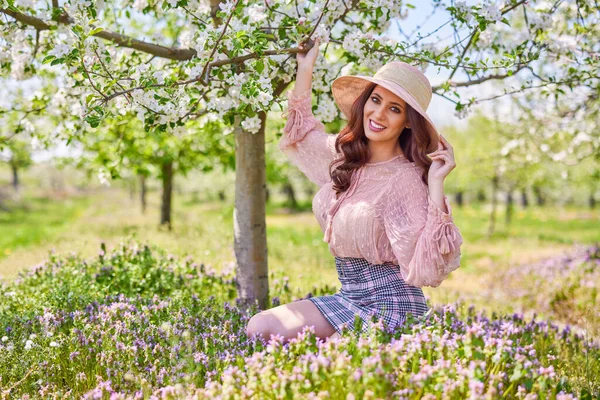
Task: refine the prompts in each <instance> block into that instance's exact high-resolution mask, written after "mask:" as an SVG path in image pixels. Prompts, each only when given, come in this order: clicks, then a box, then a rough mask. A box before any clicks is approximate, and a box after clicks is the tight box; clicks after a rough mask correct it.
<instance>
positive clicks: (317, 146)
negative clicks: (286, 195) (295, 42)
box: [279, 90, 336, 187]
mask: <svg viewBox="0 0 600 400" xmlns="http://www.w3.org/2000/svg"><path fill="white" fill-rule="evenodd" d="M287 96H288V110H287V112H286V113H284V114H282V117H283V118H287V123H286V125H285V128H284V129H283V135H282V136H281V139H280V140H279V149H280V150H281V151H282V152H283V153H284V154H285V155H286V156H287V157H288V159H289V160H290V161H291V162H292V163H293V164H294V165H296V166H297V167H298V169H300V171H302V173H304V175H306V177H307V178H308V179H309V180H310V181H311V182H314V183H316V184H317V185H318V186H319V187H321V186H323V185H324V184H326V183H327V182H329V181H330V180H331V177H330V176H329V164H330V163H331V161H333V160H334V158H335V157H336V152H335V137H336V136H335V135H330V134H327V133H326V132H325V126H324V125H323V124H322V123H321V122H320V121H319V120H318V119H317V118H315V116H314V115H313V113H312V105H311V91H310V90H307V91H306V92H304V93H302V94H301V95H299V96H295V95H294V93H293V91H291V90H290V91H288V92H287Z"/></svg>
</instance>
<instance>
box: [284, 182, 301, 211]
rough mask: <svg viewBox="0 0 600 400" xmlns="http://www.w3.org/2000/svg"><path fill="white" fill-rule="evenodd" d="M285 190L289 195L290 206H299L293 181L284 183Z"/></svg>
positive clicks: (294, 207)
mask: <svg viewBox="0 0 600 400" xmlns="http://www.w3.org/2000/svg"><path fill="white" fill-rule="evenodd" d="M283 192H284V193H285V195H286V196H287V202H288V207H290V208H293V209H296V208H298V201H296V192H295V191H294V187H293V186H292V184H291V183H289V182H288V183H286V184H285V185H283Z"/></svg>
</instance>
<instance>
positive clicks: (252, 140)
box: [233, 112, 269, 310]
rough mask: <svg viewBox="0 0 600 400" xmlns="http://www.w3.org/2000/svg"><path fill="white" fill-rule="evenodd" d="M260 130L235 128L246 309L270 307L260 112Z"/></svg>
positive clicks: (241, 296)
mask: <svg viewBox="0 0 600 400" xmlns="http://www.w3.org/2000/svg"><path fill="white" fill-rule="evenodd" d="M258 115H259V118H260V121H261V128H260V130H259V131H258V132H257V133H255V134H252V133H249V132H245V131H243V130H242V128H241V127H240V125H239V119H236V128H235V208H234V211H233V224H234V226H233V228H234V250H235V257H236V261H237V262H236V277H237V279H236V287H237V291H238V304H237V305H238V307H240V309H242V310H247V309H248V307H250V306H251V305H254V304H255V303H256V301H258V306H259V307H260V309H261V310H264V309H266V307H267V297H268V294H269V274H268V265H267V230H266V227H267V223H266V188H267V183H266V164H265V123H266V115H265V113H264V112H261V113H259V114H258Z"/></svg>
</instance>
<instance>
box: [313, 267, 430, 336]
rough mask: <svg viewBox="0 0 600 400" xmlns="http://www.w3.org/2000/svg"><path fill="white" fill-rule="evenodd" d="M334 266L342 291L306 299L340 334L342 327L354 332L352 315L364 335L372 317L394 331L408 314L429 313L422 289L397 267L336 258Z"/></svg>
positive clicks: (416, 315)
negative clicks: (403, 276) (360, 325)
mask: <svg viewBox="0 0 600 400" xmlns="http://www.w3.org/2000/svg"><path fill="white" fill-rule="evenodd" d="M335 266H336V268H337V273H338V279H339V280H340V282H341V283H342V289H341V290H340V291H339V292H338V293H336V294H334V295H329V296H317V297H310V298H309V299H308V300H310V301H312V302H313V303H314V304H315V305H316V306H317V308H318V309H319V310H320V311H321V313H322V314H323V315H324V316H325V318H326V319H327V320H328V321H329V323H330V324H331V325H333V327H334V328H335V330H336V331H337V332H339V333H340V334H341V333H342V328H343V326H344V325H346V326H347V327H348V328H349V329H350V330H351V331H353V330H354V319H355V315H358V316H359V317H360V318H361V319H362V321H363V323H362V328H361V331H362V332H363V333H367V332H368V329H369V326H370V324H371V318H372V316H373V315H376V316H377V319H381V318H383V320H384V321H385V323H386V325H387V327H388V328H389V329H393V328H394V327H395V326H397V325H402V324H404V322H405V320H406V316H407V313H411V314H412V315H413V316H415V317H420V316H422V315H423V314H425V313H426V312H427V311H428V307H427V300H426V299H425V296H424V295H423V291H422V290H421V288H419V287H415V286H411V285H409V284H407V283H406V282H405V281H404V279H402V275H401V274H400V267H399V266H398V265H396V264H393V263H384V264H371V263H369V262H368V261H367V260H365V259H364V258H352V257H335Z"/></svg>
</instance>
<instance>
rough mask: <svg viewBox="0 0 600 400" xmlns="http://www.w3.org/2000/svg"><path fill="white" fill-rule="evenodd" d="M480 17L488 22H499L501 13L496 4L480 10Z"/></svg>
mask: <svg viewBox="0 0 600 400" xmlns="http://www.w3.org/2000/svg"><path fill="white" fill-rule="evenodd" d="M481 15H482V16H483V17H484V18H485V19H486V20H487V21H490V22H494V21H500V20H501V19H502V12H500V9H499V8H498V6H497V5H496V4H487V5H485V6H483V7H482V8H481Z"/></svg>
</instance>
